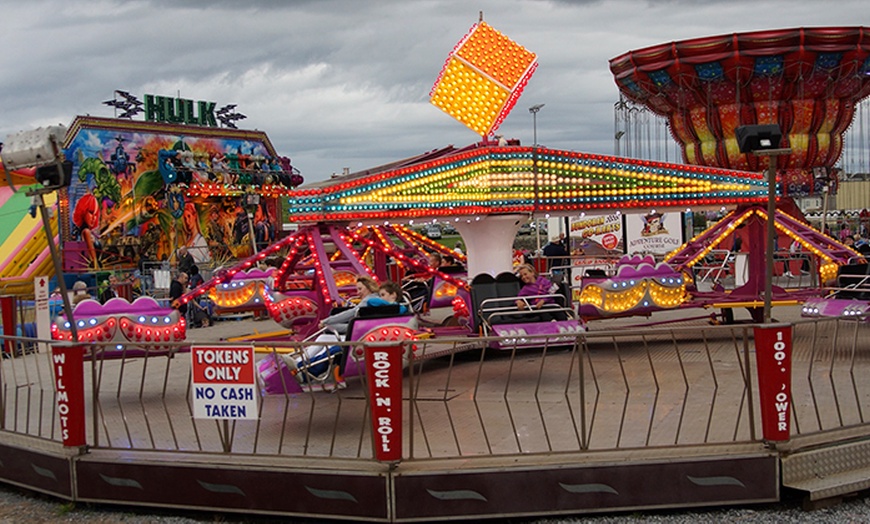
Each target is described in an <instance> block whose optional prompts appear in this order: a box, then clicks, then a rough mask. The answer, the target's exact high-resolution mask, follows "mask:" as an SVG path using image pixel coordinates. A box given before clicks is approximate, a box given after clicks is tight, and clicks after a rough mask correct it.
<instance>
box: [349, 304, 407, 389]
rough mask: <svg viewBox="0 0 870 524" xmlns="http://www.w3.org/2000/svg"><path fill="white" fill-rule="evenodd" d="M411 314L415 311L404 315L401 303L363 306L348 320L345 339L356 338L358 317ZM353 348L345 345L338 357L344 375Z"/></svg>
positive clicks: (387, 316) (390, 316) (386, 316)
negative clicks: (354, 331) (354, 328)
mask: <svg viewBox="0 0 870 524" xmlns="http://www.w3.org/2000/svg"><path fill="white" fill-rule="evenodd" d="M406 307H407V306H406ZM410 315H413V313H406V314H404V315H403V314H402V313H401V310H400V309H399V304H390V305H388V306H363V307H361V308H359V309H358V310H357V312H356V316H355V317H354V318H352V319H350V322H348V324H347V334H346V335H345V340H354V338H353V327H354V324H355V323H356V320H357V319H358V318H365V319H369V318H392V317H404V316H410ZM351 349H352V347H351V346H345V347H344V348H343V351H342V354H341V356H340V357H338V359H337V362H338V365H339V373H341V374H342V375H344V369H345V367H346V366H347V358H348V356H349V354H350V351H351Z"/></svg>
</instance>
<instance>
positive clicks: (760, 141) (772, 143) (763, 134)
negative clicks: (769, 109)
mask: <svg viewBox="0 0 870 524" xmlns="http://www.w3.org/2000/svg"><path fill="white" fill-rule="evenodd" d="M734 131H735V134H736V135H737V146H738V147H739V148H740V152H741V153H751V152H753V151H759V150H761V149H777V148H779V143H780V142H782V131H781V130H780V129H779V125H778V124H764V125H753V126H740V127H738V128H737V129H735V130H734Z"/></svg>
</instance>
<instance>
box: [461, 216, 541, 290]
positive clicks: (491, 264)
mask: <svg viewBox="0 0 870 524" xmlns="http://www.w3.org/2000/svg"><path fill="white" fill-rule="evenodd" d="M527 219H528V217H526V216H525V215H489V216H481V217H479V218H474V219H472V220H470V221H466V220H462V219H460V220H459V221H458V222H456V223H454V225H455V226H456V229H457V230H458V231H459V233H460V234H461V235H462V240H463V242H464V243H465V254H466V255H467V256H468V280H469V281H471V279H472V278H474V277H475V276H477V275H479V274H481V273H489V274H490V275H492V276H495V275H497V274H499V273H501V272H503V271H511V270H512V269H513V246H514V238H515V237H516V235H517V230H518V229H519V227H520V224H521V223H523V222H525V221H526V220H527Z"/></svg>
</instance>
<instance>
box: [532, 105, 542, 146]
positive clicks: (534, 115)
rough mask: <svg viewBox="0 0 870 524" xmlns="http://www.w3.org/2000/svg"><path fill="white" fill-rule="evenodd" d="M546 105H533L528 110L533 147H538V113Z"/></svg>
mask: <svg viewBox="0 0 870 524" xmlns="http://www.w3.org/2000/svg"><path fill="white" fill-rule="evenodd" d="M544 105H546V104H535V105H533V106H532V107H530V108H529V113H531V114H532V132H533V133H534V134H533V141H532V142H533V143H532V145H533V146H537V145H538V111H540V110H541V108H542V107H544Z"/></svg>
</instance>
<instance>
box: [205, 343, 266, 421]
mask: <svg viewBox="0 0 870 524" xmlns="http://www.w3.org/2000/svg"><path fill="white" fill-rule="evenodd" d="M190 358H191V371H192V372H193V381H192V386H191V387H192V388H193V417H194V418H210V419H232V420H237V419H256V418H257V416H258V415H257V413H258V411H257V397H258V394H257V387H256V386H257V384H256V375H255V373H254V347H253V346H234V347H226V346H224V347H211V346H192V347H191V348H190Z"/></svg>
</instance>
